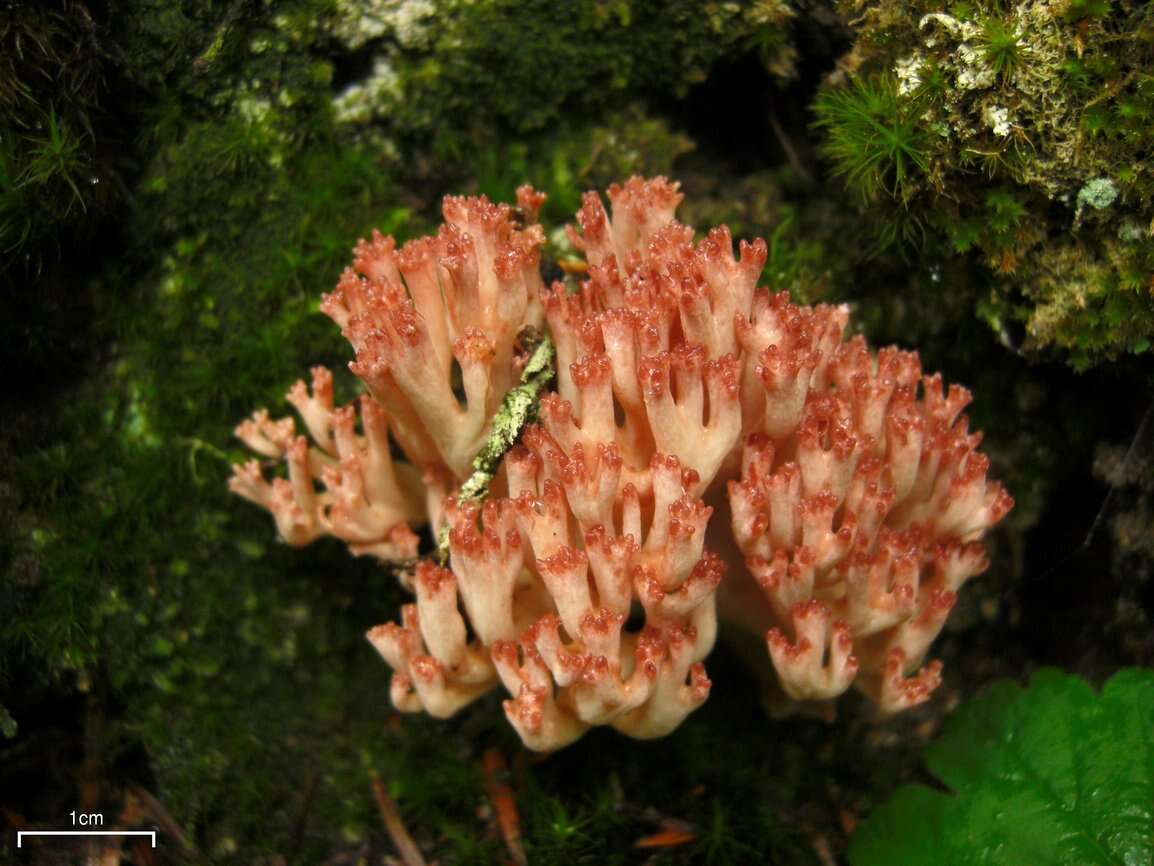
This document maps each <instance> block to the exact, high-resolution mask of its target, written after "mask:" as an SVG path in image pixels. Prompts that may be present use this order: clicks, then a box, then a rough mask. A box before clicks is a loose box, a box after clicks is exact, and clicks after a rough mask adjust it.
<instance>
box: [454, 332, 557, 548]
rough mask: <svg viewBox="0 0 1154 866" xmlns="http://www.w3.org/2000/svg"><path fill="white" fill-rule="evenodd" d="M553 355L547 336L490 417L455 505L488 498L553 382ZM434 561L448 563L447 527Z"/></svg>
mask: <svg viewBox="0 0 1154 866" xmlns="http://www.w3.org/2000/svg"><path fill="white" fill-rule="evenodd" d="M554 354H555V352H554V350H553V341H552V340H550V339H549V337H548V336H545V337H542V338H541V342H539V343H538V344H537V345H536V346H535V347H534V349H533V352H532V354H530V356H529V361H528V363H527V364H525V369H524V370H523V371H522V373H521V382H520V384H519V385H516V386H515V387H513V388H511V389H510V390H509V393H507V394H506V395H505V399H504V400H502V401H501V408H499V409H498V410H497V413H496V414H495V415H494V416H493V432H492V433H490V434H489V438H488V439H487V440H486V441H485V444H484V446H483V447H482V448H481V452H480V453H479V454H478V455H477V456H476V457H475V458H473V474H472V475H470V476H469V477H468V478H467V479H465V483H464V484H462V485H461V489H460V490H458V491H457V499H458V501H460V502H468V501H475V500H481V499H485V498H486V497H487V496H488V495H489V485H490V484H491V483H492V481H493V476H494V475H496V474H497V467H498V466H499V465H500V464H501V458H502V457H504V456H505V452H506V451H508V450H509V449H510V448H512V447H513V444H514V443H515V442H516V441H517V438H518V437H519V436H520V435H521V431H522V430H523V429H524V428H525V425H526V424H528V423H529V422H530V421H532V420H533V418H534V417H535V416H536V414H537V405H538V403H539V402H540V397H541V392H542V391H544V390H545V388H547V387H548V386H549V383H550V382H552V381H553V373H554V369H553V357H554ZM437 558H438V559H439V560H440V563H441V565H442V566H443V565H444V564H445V563H446V562H448V561H449V525H448V523H445V525H444V526H442V527H441V532H440V536H439V537H438V539H437Z"/></svg>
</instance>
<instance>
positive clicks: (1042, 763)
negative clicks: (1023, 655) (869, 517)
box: [849, 669, 1154, 866]
mask: <svg viewBox="0 0 1154 866" xmlns="http://www.w3.org/2000/svg"><path fill="white" fill-rule="evenodd" d="M926 764H927V765H928V766H929V769H930V771H931V772H932V773H933V774H934V775H935V776H937V777H938V779H940V780H941V781H942V782H943V783H944V784H945V785H946V787H948V788H949V789H950V791H951V792H952V793H940V792H938V791H932V790H930V789H929V788H926V787H923V786H920V785H909V786H905V787H903V788H900V789H899V790H898V791H897V792H896V793H895V794H894V795H893V796H892V797H891V798H890V800H889V801H887V802H886V803H884V804H883V805H881V806H880V807H878V808H877V809H875V810H874V812H873V814H872V815H871V816H870V817H869V819H868V820H866V821H865V822H864V823H863V824H862V826H861V828H860V829H859V830H858V831H857V833H856V834H855V835H854V838H853V840H852V842H851V844H850V852H849V854H850V857H849V859H850V863H851V864H852V866H874V864H878V866H881V864H886V866H892V864H897V863H900V864H922V863H927V864H928V863H932V864H934V866H1011V864H1047V866H1095V864H1109V866H1146V864H1150V863H1154V671H1150V670H1139V669H1130V670H1124V671H1122V672H1120V673H1118V674H1116V675H1115V676H1114V677H1113V678H1112V679H1111V680H1110V681H1109V682H1108V683H1106V685H1105V687H1104V688H1103V689H1102V693H1101V694H1100V695H1095V694H1094V690H1093V689H1092V688H1091V687H1090V685H1089V684H1087V683H1086V682H1085V681H1084V680H1082V679H1079V678H1078V677H1074V676H1068V675H1066V674H1063V673H1061V672H1059V671H1055V670H1043V671H1039V672H1038V673H1036V674H1035V675H1034V677H1033V678H1032V680H1031V681H1030V685H1029V687H1028V688H1025V689H1023V688H1021V687H1020V686H1018V685H1016V684H1014V683H1010V682H1000V683H996V684H995V685H994V686H993V687H992V688H990V689H989V690H988V691H986V692H985V693H984V694H982V695H980V696H979V697H977V698H975V699H974V700H972V701H970V702H969V703H967V704H966V705H965V706H964V707H962V709H960V710H959V711H958V712H957V714H956V715H955V716H954V717H953V718H952V719H950V720H949V722H948V723H947V724H946V726H945V730H944V731H943V733H942V736H941V737H940V738H939V739H938V740H937V741H936V742H934V743H933V744H931V745H930V747H929V748H928V749H927V750H926Z"/></svg>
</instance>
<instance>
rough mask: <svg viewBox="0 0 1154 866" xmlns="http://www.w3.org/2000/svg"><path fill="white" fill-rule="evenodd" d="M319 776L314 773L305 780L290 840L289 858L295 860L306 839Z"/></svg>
mask: <svg viewBox="0 0 1154 866" xmlns="http://www.w3.org/2000/svg"><path fill="white" fill-rule="evenodd" d="M317 781H318V777H317V774H316V773H313V774H312V775H311V776H310V777H309V779H308V781H307V782H305V790H304V794H303V795H302V796H301V806H300V808H299V809H298V810H297V817H296V820H295V821H293V834H292V839H290V840H289V848H288V859H289V860H295V859H296V855H297V852H298V851H300V847H301V843H302V842H303V841H304V836H305V825H306V824H307V823H308V816H309V810H310V809H311V808H312V805H313V796H314V795H315V794H316V790H317Z"/></svg>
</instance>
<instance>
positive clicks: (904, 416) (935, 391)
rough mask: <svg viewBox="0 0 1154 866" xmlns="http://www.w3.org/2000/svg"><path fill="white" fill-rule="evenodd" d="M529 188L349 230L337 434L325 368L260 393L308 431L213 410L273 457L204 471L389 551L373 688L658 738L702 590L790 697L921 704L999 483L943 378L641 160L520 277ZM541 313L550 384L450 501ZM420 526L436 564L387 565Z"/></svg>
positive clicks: (415, 704) (439, 705)
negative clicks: (550, 358) (410, 223)
mask: <svg viewBox="0 0 1154 866" xmlns="http://www.w3.org/2000/svg"><path fill="white" fill-rule="evenodd" d="M542 198H543V197H542V196H541V195H540V194H538V193H535V192H534V191H532V190H531V189H528V188H523V189H521V190H519V191H518V202H519V206H520V212H519V213H515V212H514V210H513V209H512V208H510V207H508V206H504V205H494V204H491V203H490V202H489V201H488V200H487V199H485V198H478V199H459V198H447V199H446V200H445V207H444V211H445V220H446V223H445V225H444V226H443V227H442V228H441V230H440V232H439V233H438V234H437V235H436V236H435V237H430V238H423V239H420V240H415V241H411V242H409V243H408V244H406V245H404V246H403V247H401V248H400V249H396V248H395V244H394V242H393V241H392V239H391V238H382V237H380V236H374V238H373V239H372V240H371V241H368V242H362V243H361V244H360V245H359V246H358V247H357V250H356V258H355V262H354V268H353V269H352V270H350V271H347V272H346V273H345V274H344V275H343V276H342V278H341V280H340V283H339V284H338V287H337V290H336V292H334V293H333V294H332V295H328V296H326V298H325V301H324V304H323V309H324V311H325V312H326V313H328V315H330V316H331V317H332V318H333V319H334V320H335V321H336V322H337V323H338V324H339V325H340V326H341V327H342V329H343V331H344V333H345V335H346V336H347V337H348V339H349V341H350V343H351V344H352V345H353V348H354V350H355V352H356V360H355V361H354V362H353V363H352V364H351V368H352V370H353V372H354V373H356V374H357V375H358V376H359V377H360V378H361V379H362V381H364V383H365V384H366V386H367V388H368V391H369V393H368V394H367V395H366V396H364V397H362V398H361V403H360V419H361V421H360V432H359V433H358V431H357V420H356V419H357V411H356V409H355V408H354V407H352V406H349V407H344V408H341V409H334V408H333V405H332V381H331V376H330V375H329V373H328V372H327V371H325V370H323V369H318V370H316V371H314V375H313V386H312V389H311V391H310V390H309V389H307V388H306V387H305V385H304V384H303V383H298V384H297V385H296V386H294V387H293V389H292V390H291V391H290V392H289V400H290V401H291V402H292V403H293V404H294V405H295V406H296V408H297V410H298V412H299V414H300V416H301V418H302V420H303V422H304V425H305V427H306V429H307V431H308V433H309V436H310V437H311V439H312V444H311V445H310V444H309V440H308V439H307V438H306V437H304V436H297V435H296V433H295V425H294V422H293V421H292V420H291V419H284V420H280V421H273V420H270V419H269V417H268V414H267V413H266V412H264V411H263V410H262V411H260V412H257V413H256V414H255V415H254V416H253V417H252V418H251V419H250V420H248V421H245V422H244V423H242V424H241V425H240V427H239V428H238V429H237V434H238V435H239V436H240V437H241V438H242V439H243V440H244V441H245V443H246V444H247V445H248V446H249V447H250V448H252V449H253V450H254V451H256V452H257V453H258V454H259V455H261V456H264V457H266V458H270V459H282V458H283V459H284V460H285V462H287V464H288V478H287V479H285V478H277V479H275V480H273V481H272V482H271V483H270V482H268V481H267V480H265V478H264V475H263V472H262V469H261V466H260V464H259V463H258V462H257V461H251V462H250V463H248V464H246V465H245V466H239V467H237V469H236V476H235V478H234V479H233V482H232V486H233V489H234V490H235V491H236V492H238V493H240V494H241V495H243V496H245V497H247V498H249V499H251V500H253V501H254V502H257V503H258V504H261V505H263V506H264V507H266V508H268V509H269V510H270V511H271V512H272V513H273V515H274V517H275V518H276V522H277V526H278V528H279V530H280V533H281V535H282V537H283V538H284V539H285V540H286V541H287V542H289V543H290V544H306V543H308V542H310V541H312V540H313V539H314V538H316V537H317V536H319V535H321V534H324V533H328V534H331V535H334V536H336V537H338V538H341V539H342V540H344V541H346V542H348V544H349V545H350V547H351V548H352V550H353V551H354V552H355V553H369V554H372V555H375V556H377V557H380V558H381V559H383V560H391V561H397V562H400V563H402V570H403V578H402V579H403V580H404V581H405V583H406V585H408V586H410V587H411V589H412V590H413V592H414V594H415V596H416V601H415V603H414V604H410V605H406V606H405V608H404V610H403V611H402V616H401V621H400V622H399V623H389V624H386V625H382V626H378V627H376V628H374V629H372V630H371V631H370V632H369V635H368V637H369V640H370V641H371V642H372V644H373V645H374V646H375V647H376V648H377V650H378V651H379V652H380V654H381V655H382V656H383V657H384V658H385V660H386V661H387V662H388V663H389V664H390V665H391V666H392V668H393V670H394V674H393V680H392V686H391V695H392V699H393V702H394V704H395V705H396V706H397V707H398V708H399V709H401V710H404V711H416V710H425V711H427V712H428V713H430V714H432V715H434V716H438V717H444V716H449V715H452V714H453V713H455V712H457V711H458V710H460V709H461V708H462V707H463V706H465V705H466V704H468V703H469V702H470V701H472V700H473V699H474V698H476V697H478V696H479V695H481V694H483V693H484V692H486V691H487V690H489V689H490V688H491V687H493V686H495V685H496V684H497V683H498V682H500V683H502V684H503V685H504V686H505V688H506V689H507V690H508V691H509V693H510V695H511V698H510V699H509V700H507V701H506V702H505V712H506V714H507V716H508V718H509V721H510V722H511V723H512V724H513V726H514V727H515V728H516V729H517V731H518V733H519V734H520V735H521V737H522V739H523V740H524V741H525V742H526V744H527V745H529V746H530V747H531V748H534V749H542V750H544V749H554V748H558V747H560V746H563V745H565V744H567V743H569V742H572V741H573V740H574V739H576V738H577V737H579V736H581V734H582V733H583V732H584V731H586V730H587V729H588V728H589V727H591V726H593V725H603V724H605V725H612V726H613V727H614V728H616V729H618V730H620V731H622V732H624V733H626V734H629V735H630V736H634V737H656V736H661V735H663V734H666V733H668V732H669V731H671V730H672V729H673V728H675V727H676V726H677V725H678V724H680V722H681V721H682V720H683V719H684V718H685V717H686V715H687V714H688V713H690V712H692V711H693V710H694V709H695V708H697V707H698V706H700V705H701V703H702V702H703V701H704V700H705V699H706V697H707V696H708V694H709V689H710V681H709V679H708V677H707V676H706V674H705V670H704V667H703V665H702V661H703V660H704V659H705V657H706V656H707V655H708V653H709V651H710V649H711V648H712V646H713V644H714V640H715V637H716V634H717V629H718V615H719V613H720V615H721V617H722V620H723V621H724V622H727V623H732V624H733V625H734V626H735V627H738V628H742V627H744V628H747V629H753V630H756V632H757V633H759V634H765V639H766V643H767V649H768V657H769V661H770V663H771V664H772V665H773V667H774V668H775V669H776V672H777V678H778V682H779V683H780V689H781V692H782V693H783V695H784V697H785V698H787V699H789V700H791V701H794V702H822V701H830V700H832V699H833V698H836V697H837V696H838V695H840V694H841V693H843V692H844V691H846V690H847V689H848V688H849V687H850V686H851V685H855V686H857V687H858V688H859V689H860V690H861V691H863V692H864V693H865V694H866V695H868V696H869V697H870V698H871V699H872V700H873V701H874V702H876V703H877V704H878V706H879V707H880V708H881V710H882V711H883V712H893V711H896V710H901V709H903V708H906V707H909V706H912V705H914V704H917V703H919V702H921V701H924V700H925V699H926V698H927V697H928V696H929V694H930V693H931V692H932V691H933V689H934V688H935V687H936V686H937V684H938V683H939V681H940V668H941V666H940V664H939V663H938V662H930V663H929V664H926V665H924V666H923V660H924V658H925V656H926V653H927V650H928V648H929V645H930V643H931V642H932V641H933V639H934V638H935V637H936V636H937V634H938V632H939V631H940V629H941V628H942V625H943V623H944V621H945V618H946V616H947V615H948V613H949V611H950V608H951V607H952V606H953V604H954V600H955V593H956V592H957V591H958V589H959V588H960V587H961V585H962V584H963V583H964V582H965V581H966V580H967V579H968V578H970V577H971V576H973V575H974V574H977V573H978V572H980V571H981V570H982V569H983V568H984V567H985V565H986V560H985V556H984V553H983V550H982V547H981V545H980V543H979V539H980V538H981V536H982V535H983V534H984V533H985V531H986V530H987V529H989V528H990V527H991V526H993V525H994V524H995V523H997V522H998V521H999V520H1000V519H1001V518H1002V517H1003V516H1004V515H1005V514H1006V512H1007V511H1008V510H1009V509H1010V507H1011V506H1012V504H1013V503H1012V500H1011V499H1010V497H1009V496H1008V495H1007V494H1006V492H1005V491H1004V490H1003V489H1002V488H1001V487H1000V486H999V485H998V484H996V483H994V482H990V481H988V480H987V477H986V474H987V467H988V461H987V459H986V458H985V457H984V456H982V455H981V454H980V453H978V452H977V450H976V448H977V445H978V442H979V439H980V437H979V436H978V434H972V433H970V432H969V431H968V428H967V425H966V419H965V416H964V415H962V411H963V409H964V408H965V406H966V405H967V404H968V403H969V401H970V395H969V393H968V392H967V391H966V390H965V389H963V388H961V387H959V386H957V385H953V386H951V387H950V388H949V389H948V390H947V389H945V388H944V387H943V384H942V380H941V377H940V376H924V375H923V373H922V370H921V366H920V364H919V361H918V357H917V355H916V354H915V353H912V352H904V351H900V350H898V349H894V348H890V349H883V350H882V351H880V352H878V353H877V354H876V355H875V354H873V353H871V351H870V350H869V349H868V347H867V346H866V344H865V341H864V339H862V338H861V337H860V336H859V337H854V338H852V339H849V340H846V339H844V330H845V328H846V325H847V321H848V316H849V313H848V309H847V308H845V307H838V306H825V305H819V306H816V307H805V306H798V305H796V304H793V303H791V301H790V299H789V296H788V295H787V294H786V293H780V294H776V295H775V294H771V293H770V292H768V291H766V290H765V289H759V288H758V287H757V282H758V279H759V277H760V275H761V272H762V268H763V266H764V264H765V259H766V245H765V243H764V241H761V240H757V241H754V242H753V243H746V242H742V243H741V244H740V245H739V247H738V252H737V255H736V256H735V255H734V246H733V241H732V238H731V237H730V234H729V231H728V229H726V228H725V227H721V228H717V229H714V230H713V231H711V232H710V233H709V234H708V235H707V236H705V237H704V238H702V239H700V240H695V236H694V232H693V229H691V228H689V227H687V226H684V225H681V224H679V223H678V222H677V221H676V220H675V219H674V212H675V210H676V208H677V206H678V204H679V203H680V201H681V198H682V196H681V194H680V192H679V191H678V187H677V184H675V183H670V182H668V181H666V180H665V179H664V178H657V179H655V180H649V181H646V180H641V179H639V178H633V179H631V180H630V181H628V182H627V183H626V184H625V185H624V186H613V187H611V188H610V190H609V201H610V205H611V215H610V213H609V212H607V211H606V210H605V208H604V206H603V204H602V201H601V199H600V198H599V197H598V196H597V195H596V194H595V193H587V194H586V196H585V199H584V202H583V204H582V207H581V209H580V211H579V212H578V214H577V222H578V225H579V228H572V227H571V228H570V229H569V237H570V240H571V242H572V243H573V244H574V246H576V247H577V248H578V249H579V250H581V251H582V252H583V253H584V255H585V257H586V260H587V262H588V274H587V279H586V280H585V281H584V282H583V284H582V285H581V286H580V287H579V289H578V290H576V291H569V290H568V289H567V288H566V286H565V285H563V284H561V283H555V284H553V285H552V286H551V287H545V286H544V285H543V284H542V282H541V279H540V276H539V271H538V251H539V247H540V246H541V244H542V243H543V240H544V234H543V232H542V230H541V228H540V227H539V226H537V225H535V224H533V220H534V219H535V215H536V212H537V209H538V207H539V206H540V203H541V201H542ZM522 218H524V219H523V220H522ZM526 223H527V225H526ZM521 226H525V227H521ZM542 328H547V332H548V334H549V337H550V338H551V340H552V343H553V345H554V346H555V349H556V382H555V386H554V390H552V391H550V392H548V393H546V394H544V396H543V397H541V398H540V401H539V406H538V407H537V417H536V421H535V423H532V424H529V425H528V426H526V427H524V429H523V430H520V436H519V441H518V442H517V443H516V444H515V445H513V446H512V447H511V448H509V449H508V450H507V451H506V452H505V454H504V457H503V459H502V461H501V463H500V467H499V469H498V470H497V471H496V472H495V473H490V472H486V473H484V474H483V478H484V479H485V480H489V479H490V475H491V480H489V483H488V484H487V486H486V485H484V484H481V485H477V484H475V483H473V484H470V485H469V487H468V489H467V490H466V491H464V492H462V490H461V485H462V484H463V483H464V482H465V481H466V479H468V478H469V477H470V475H471V473H472V471H473V466H474V461H476V459H477V457H478V454H479V453H480V452H481V451H482V448H483V447H484V446H485V444H486V442H487V441H489V440H492V441H498V440H499V441H501V442H507V441H510V440H511V436H510V425H509V419H508V418H506V417H504V416H503V414H502V412H499V411H498V409H499V407H500V406H501V404H502V401H503V400H504V399H505V397H506V395H507V394H508V393H509V392H510V391H511V389H513V388H514V387H515V386H516V385H517V383H518V381H520V379H521V376H522V372H523V370H524V368H525V365H526V363H527V358H528V353H529V347H530V346H531V345H533V340H532V335H535V334H538V333H540V330H541V329H542ZM454 362H455V365H456V367H457V368H458V369H459V374H456V373H455V372H454ZM537 381H540V380H539V379H538V380H537ZM523 414H524V413H522V415H523ZM495 428H496V429H495ZM513 432H514V433H515V432H517V431H513ZM492 450H493V448H492V446H491V445H490V446H489V447H488V448H487V449H486V451H487V452H491V451H492ZM398 451H400V452H403V454H404V456H405V458H406V460H404V461H401V460H399V459H396V458H395V455H396V453H397V452H398ZM492 457H493V454H491V453H489V454H488V456H487V457H486V458H483V460H482V461H481V462H484V460H488V461H490V462H491V461H492ZM424 524H428V525H429V526H430V528H431V530H432V532H433V535H434V537H439V538H444V539H445V546H446V547H447V550H448V557H447V561H446V562H444V563H442V564H437V563H436V562H434V561H432V560H422V561H419V562H417V563H416V564H415V566H414V565H412V564H411V560H412V558H413V557H415V555H416V553H417V547H418V537H417V536H416V535H415V534H414V532H413V528H412V527H418V526H420V525H424ZM638 614H643V624H642V625H640V626H639V627H637V628H632V627H627V626H626V623H627V622H628V621H630V617H631V615H635V616H636V615H638ZM637 619H638V621H641V618H640V617H639V616H638V617H637Z"/></svg>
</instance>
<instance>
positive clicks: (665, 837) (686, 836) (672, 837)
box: [633, 830, 697, 848]
mask: <svg viewBox="0 0 1154 866" xmlns="http://www.w3.org/2000/svg"><path fill="white" fill-rule="evenodd" d="M696 838H697V836H696V834H694V833H686V832H685V831H683V830H662V831H661V832H660V833H654V834H653V835H652V836H643V837H642V838H640V839H638V840H637V841H636V842H634V843H633V847H634V848H672V847H674V846H676V845H685V844H688V843H689V842H692V841H693V840H694V839H696Z"/></svg>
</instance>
